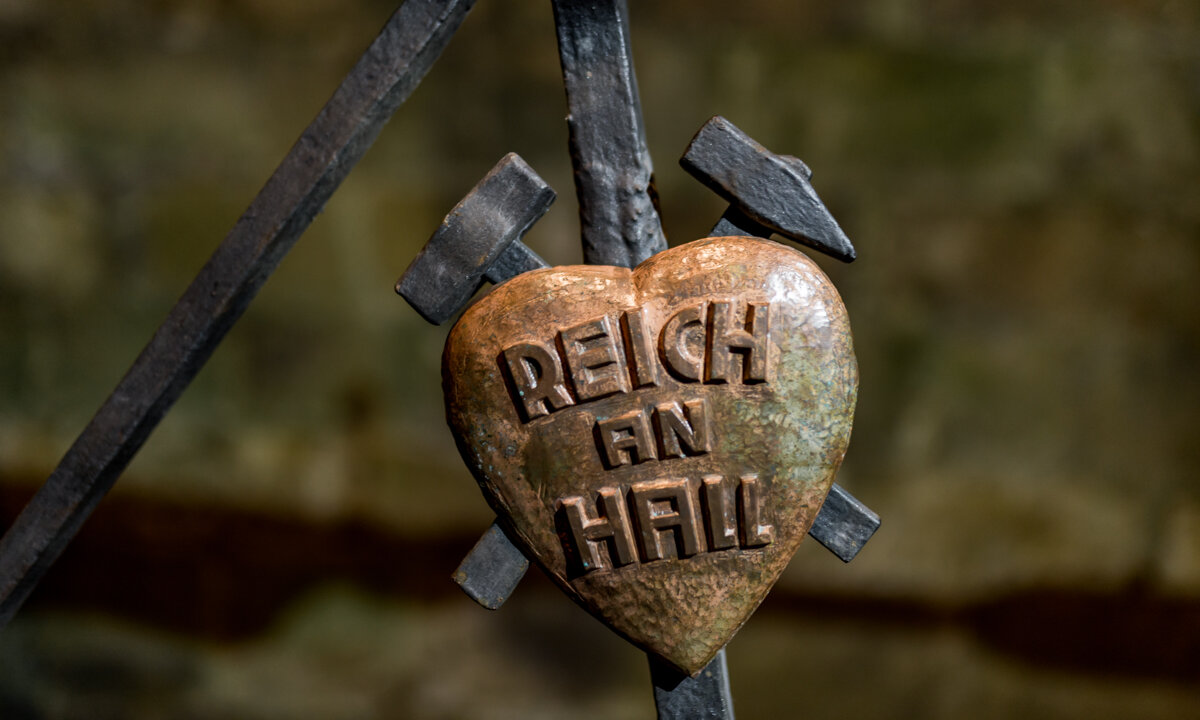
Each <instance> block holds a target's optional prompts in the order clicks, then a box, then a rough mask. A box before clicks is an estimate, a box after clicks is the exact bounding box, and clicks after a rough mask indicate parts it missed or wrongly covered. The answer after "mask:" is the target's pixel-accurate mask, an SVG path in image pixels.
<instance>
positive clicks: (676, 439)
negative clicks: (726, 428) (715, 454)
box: [654, 398, 712, 460]
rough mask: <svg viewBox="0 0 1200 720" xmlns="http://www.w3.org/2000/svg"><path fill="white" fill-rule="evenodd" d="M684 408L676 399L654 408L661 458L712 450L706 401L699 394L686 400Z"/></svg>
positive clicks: (678, 456) (700, 453) (697, 453)
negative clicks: (692, 398) (698, 396)
mask: <svg viewBox="0 0 1200 720" xmlns="http://www.w3.org/2000/svg"><path fill="white" fill-rule="evenodd" d="M683 407H684V408H687V410H686V417H685V414H684V409H683V408H680V407H679V403H678V402H676V401H672V402H667V403H660V404H659V405H656V406H655V408H654V427H655V430H657V431H658V439H659V443H660V447H661V448H662V458H663V459H664V460H665V459H667V458H680V457H683V456H684V455H702V454H704V453H707V452H712V433H711V432H710V431H709V424H708V404H707V403H706V402H705V401H704V399H703V398H696V399H694V400H687V401H685V402H684V403H683Z"/></svg>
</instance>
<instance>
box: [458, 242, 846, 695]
mask: <svg viewBox="0 0 1200 720" xmlns="http://www.w3.org/2000/svg"><path fill="white" fill-rule="evenodd" d="M443 384H444V386H445V394H446V414H447V419H448V421H449V423H450V427H451V429H452V430H453V432H454V435H455V438H456V440H457V443H458V447H459V450H460V452H461V453H462V455H463V458H464V459H465V460H466V462H467V465H468V466H469V467H470V468H471V471H472V473H473V474H474V475H475V477H476V479H477V480H478V481H479V484H480V486H481V487H482V489H483V493H484V496H485V497H486V498H487V500H488V502H489V503H490V504H491V506H492V507H493V509H495V511H496V513H497V514H498V515H499V516H500V518H501V519H502V520H503V521H504V522H505V523H506V525H507V528H508V530H509V534H510V536H511V537H512V538H513V540H514V541H515V542H517V544H518V545H520V546H522V549H523V550H525V552H526V554H527V555H529V557H530V558H531V559H533V560H534V561H536V562H537V563H538V564H539V565H540V566H541V567H542V569H543V570H545V572H546V573H547V574H548V575H549V576H550V577H551V578H552V579H553V580H554V581H555V582H556V583H557V584H558V585H559V586H560V587H562V589H563V590H564V591H565V592H566V593H567V594H568V595H569V596H570V597H571V598H572V599H573V600H575V601H576V602H577V603H579V604H580V605H582V606H583V607H584V608H585V609H587V610H588V611H589V612H591V613H592V614H593V615H595V616H596V617H598V618H600V619H601V620H602V621H603V622H605V623H606V624H607V625H609V627H611V628H612V629H613V630H615V631H616V632H618V633H620V634H621V635H623V636H624V637H626V638H627V639H629V640H630V641H631V642H633V643H634V644H636V645H638V646H640V647H642V648H643V649H645V650H647V651H650V652H653V653H656V654H657V655H659V656H660V657H662V658H663V659H665V660H667V661H668V662H670V663H672V664H673V665H675V666H676V667H678V668H680V669H681V670H684V671H685V672H687V673H689V674H694V673H696V672H698V671H699V670H700V669H702V668H703V667H704V666H705V665H706V664H707V663H708V661H709V660H710V659H711V658H712V657H713V656H714V655H715V654H716V652H717V651H718V650H719V649H720V648H721V647H723V646H724V645H725V643H726V642H728V641H729V639H730V638H731V637H732V636H733V634H734V633H735V632H736V631H737V629H738V628H739V627H741V625H742V623H744V622H745V621H746V619H747V618H748V617H749V616H750V614H751V613H753V612H754V610H755V608H757V607H758V605H759V603H760V602H761V601H762V599H763V598H764V597H765V596H766V594H767V592H768V591H769V590H770V588H771V586H772V585H773V584H774V583H775V581H776V580H777V579H778V578H779V575H780V574H781V573H782V572H783V570H784V568H785V567H786V565H787V563H788V561H789V560H790V558H791V557H792V555H793V553H794V552H795V550H796V547H797V546H798V545H799V543H800V541H801V540H802V539H803V538H804V536H805V534H806V533H807V532H808V529H809V526H810V525H811V524H812V521H813V519H814V518H815V517H816V514H817V512H818V511H819V510H820V507H821V503H822V502H824V499H825V495H826V493H828V491H829V488H830V485H831V484H832V483H833V480H834V475H835V474H836V472H837V469H838V467H839V466H840V465H841V462H842V457H843V456H844V455H845V452H846V447H847V445H848V443H849V440H850V428H851V424H852V422H853V415H854V403H855V396H856V393H857V388H858V368H857V364H856V362H855V358H854V350H853V345H852V341H851V335H850V325H849V321H848V319H847V316H846V309H845V307H844V306H843V304H842V301H841V298H840V297H839V296H838V293H837V291H836V290H835V289H834V287H833V284H832V283H831V282H830V281H829V279H828V278H827V277H826V276H825V275H824V273H822V272H821V270H820V269H819V268H818V267H817V266H816V265H815V264H814V263H813V262H812V261H811V260H809V259H808V258H807V257H806V256H805V255H804V254H802V253H800V252H798V251H796V250H793V249H791V248H789V247H785V246H783V245H780V244H777V243H774V242H770V241H767V240H761V239H757V238H748V237H726V238H709V239H706V240H699V241H696V242H693V243H689V244H687V245H684V246H681V247H677V248H674V249H671V250H667V251H665V252H662V253H660V254H658V255H656V256H654V257H653V258H651V259H649V260H647V261H646V262H644V263H642V264H641V265H640V266H638V267H637V268H635V269H634V270H632V271H631V270H628V269H625V268H616V267H606V266H567V267H557V268H548V269H543V270H535V271H533V272H529V273H525V274H523V275H520V276H517V277H515V278H513V279H512V280H509V281H508V282H505V283H503V284H501V285H499V286H498V287H496V288H494V289H493V290H492V292H491V293H490V294H488V295H486V296H485V297H483V298H482V299H481V300H480V301H479V302H478V303H476V304H475V305H473V306H471V307H470V308H469V309H468V310H467V311H466V312H465V313H464V314H463V316H462V318H461V319H460V320H459V321H458V323H457V324H456V325H455V326H454V328H453V329H452V330H451V332H450V337H449V339H448V341H447V344H446V350H445V354H444V356H443Z"/></svg>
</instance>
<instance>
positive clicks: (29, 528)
mask: <svg viewBox="0 0 1200 720" xmlns="http://www.w3.org/2000/svg"><path fill="white" fill-rule="evenodd" d="M472 5H474V0H408V2H406V3H404V5H403V6H401V7H400V9H399V10H397V11H396V13H395V14H394V15H393V16H392V18H391V19H390V20H389V21H388V22H387V24H386V25H385V26H384V28H383V30H382V31H381V32H380V34H379V36H378V37H377V38H376V39H375V40H374V42H372V44H371V45H370V47H369V48H368V49H367V51H366V52H365V53H364V54H363V56H362V58H361V59H360V60H359V61H358V63H357V64H356V65H355V66H354V68H353V69H352V70H351V71H350V74H349V75H347V76H346V79H345V80H344V81H343V82H342V84H341V85H340V86H339V87H338V89H337V90H336V91H335V92H334V94H333V96H332V97H331V98H330V100H329V102H328V103H326V105H325V107H323V108H322V109H321V111H320V113H319V114H318V115H317V117H316V119H315V120H313V122H312V124H311V125H309V126H308V128H307V129H306V130H305V131H304V133H303V134H302V135H301V136H300V139H299V140H297V141H296V144H295V145H294V146H293V147H292V149H291V151H289V153H288V154H287V156H286V157H284V159H283V161H282V162H281V163H280V165H279V167H278V168H277V169H276V170H275V172H274V174H272V175H271V178H270V179H269V180H268V181H267V183H266V185H265V186H263V189H262V190H261V191H260V192H259V194H258V196H257V197H256V198H255V199H254V201H253V202H252V203H251V204H250V207H249V208H247V210H246V212H245V213H243V214H242V216H241V218H240V219H239V220H238V222H237V224H236V225H234V227H233V230H231V231H230V233H229V235H228V236H227V237H226V238H225V240H224V242H222V243H221V245H220V246H219V247H218V248H217V250H216V251H215V252H214V253H213V255H212V257H211V258H210V259H209V261H208V263H207V264H206V265H205V266H204V268H203V269H202V270H201V271H200V274H199V275H197V276H196V279H195V280H193V281H192V284H191V285H190V286H189V287H188V289H187V290H186V291H185V292H184V294H183V297H181V298H180V300H179V302H178V303H177V304H176V305H175V307H174V308H172V310H171V312H170V314H169V315H168V316H167V319H166V320H165V321H164V322H163V324H162V325H161V326H160V327H159V329H158V330H157V331H156V332H155V334H154V336H153V337H152V338H151V340H150V342H149V344H147V345H146V347H145V349H143V350H142V353H141V354H140V355H139V356H138V358H137V360H136V361H135V362H134V364H133V366H132V367H131V368H130V369H129V371H128V373H126V375H125V377H124V378H122V380H121V381H120V383H119V384H118V385H117V387H116V389H115V390H114V391H113V393H112V395H110V396H109V397H108V399H107V400H106V401H105V402H104V404H103V405H102V406H101V407H100V409H99V411H97V413H96V415H95V417H93V418H92V420H91V422H89V423H88V425H87V427H86V428H85V429H84V431H83V433H82V434H81V435H80V436H79V438H78V439H77V440H76V441H75V443H74V444H73V445H72V446H71V448H70V449H69V450H68V451H67V453H66V455H64V456H63V459H62V460H61V461H60V463H59V465H58V467H57V468H55V470H54V472H53V473H52V474H51V476H50V478H49V479H48V480H47V481H46V483H45V484H44V485H43V486H42V488H41V489H40V490H39V491H38V493H37V495H35V496H34V498H33V500H31V501H30V503H29V505H28V506H26V508H25V509H24V510H23V511H22V512H21V514H20V516H19V517H18V518H17V520H16V521H15V522H14V523H13V525H12V526H11V527H10V528H9V529H8V531H7V532H6V533H5V535H4V537H3V539H2V540H0V626H2V625H3V624H7V622H8V621H9V620H10V619H11V618H12V616H13V615H14V614H15V613H16V611H17V610H18V609H19V608H20V606H21V603H22V602H24V601H25V598H26V597H28V595H29V593H30V592H31V591H32V590H33V588H34V586H35V585H36V584H37V582H38V580H39V579H40V578H41V576H42V574H43V573H44V572H45V571H46V569H47V568H49V567H50V565H51V564H52V563H53V562H54V560H55V559H56V558H57V557H58V555H59V553H61V552H62V550H63V548H64V547H66V545H67V543H69V542H70V540H71V538H72V537H74V535H75V533H76V531H78V529H79V527H80V525H82V524H83V522H84V520H85V519H86V518H87V516H88V515H89V514H90V513H91V511H92V510H93V509H94V508H95V506H96V504H97V503H99V502H100V500H101V498H103V497H104V495H105V493H107V492H108V490H109V488H111V487H112V485H113V483H114V482H116V479H117V477H118V476H119V475H120V474H121V472H122V471H123V470H124V469H125V467H126V466H127V465H128V464H129V461H130V460H131V459H132V458H133V455H134V454H135V453H136V452H137V451H138V449H139V448H140V447H141V446H142V443H143V442H145V440H146V438H147V437H148V436H149V434H150V432H151V431H152V430H153V429H154V427H155V426H156V425H157V424H158V422H159V420H161V419H162V417H163V415H164V414H165V413H166V412H167V410H168V409H169V408H170V407H171V405H172V404H173V403H174V402H175V400H176V399H177V398H178V397H179V395H180V394H181V393H182V392H183V390H184V388H186V387H187V385H188V383H189V382H191V380H192V378H193V377H195V375H196V373H197V372H198V371H199V370H200V368H201V367H202V366H203V365H204V363H205V361H207V360H208V358H209V356H210V355H211V354H212V352H213V350H214V349H215V348H216V346H217V345H218V344H219V343H220V342H221V340H222V338H224V337H225V334H226V332H228V330H229V328H230V327H231V326H232V325H233V324H234V323H235V322H236V321H237V319H238V318H239V317H240V316H241V314H242V312H243V311H244V310H245V308H246V306H247V305H248V304H249V303H250V301H251V300H252V299H253V298H254V295H255V293H256V292H257V291H258V289H259V288H260V287H261V286H262V284H263V283H264V282H265V281H266V279H267V277H268V276H270V274H271V273H272V271H274V269H275V267H276V266H277V265H278V264H279V261H280V260H281V259H282V258H283V256H284V254H285V253H287V251H288V250H289V249H290V248H291V246H292V245H293V244H294V243H295V241H296V240H297V239H298V238H299V237H300V235H301V234H302V233H303V232H304V230H305V229H306V228H307V227H308V225H309V223H311V222H312V219H313V218H314V217H315V216H316V214H317V213H318V212H320V210H321V208H322V207H323V206H324V205H325V203H326V201H328V200H329V198H330V196H331V195H332V194H333V192H334V190H336V189H337V187H338V185H339V184H340V183H341V181H342V180H343V179H344V178H345V177H346V175H347V174H348V173H349V172H350V170H351V169H352V168H353V167H354V165H355V164H356V163H357V162H358V160H359V159H360V158H361V157H362V156H363V154H364V153H365V152H366V151H367V148H369V147H370V145H371V143H372V142H373V141H374V140H375V138H376V136H377V135H378V134H379V131H380V130H381V129H382V128H383V125H384V123H386V122H387V120H388V118H389V117H391V115H392V113H393V112H394V111H395V110H396V108H398V107H399V106H400V104H401V103H403V102H404V101H405V99H407V98H408V96H409V94H410V93H411V92H412V91H413V89H414V88H416V86H417V84H418V83H419V82H420V81H421V79H422V78H423V77H424V76H425V73H426V72H428V70H429V68H430V67H431V66H432V65H433V62H434V61H435V60H436V59H437V57H438V55H439V54H440V53H441V51H442V49H444V48H445V46H446V45H447V43H448V42H449V41H450V38H451V37H452V36H453V35H454V31H455V30H457V28H458V26H459V24H460V23H461V22H462V20H463V18H464V17H465V16H466V14H467V12H468V11H469V10H470V9H471V7H472Z"/></svg>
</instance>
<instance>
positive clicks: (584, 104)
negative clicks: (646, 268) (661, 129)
mask: <svg viewBox="0 0 1200 720" xmlns="http://www.w3.org/2000/svg"><path fill="white" fill-rule="evenodd" d="M552 4H553V6H554V23H555V27H556V29H557V31H558V53H559V58H560V59H561V60H562V71H563V84H564V86H565V87H566V91H567V128H568V130H569V132H570V149H571V162H572V164H573V165H574V167H575V190H576V193H577V194H578V196H579V223H580V229H581V232H582V235H583V261H584V262H585V263H588V264H589V265H619V266H623V267H634V266H636V265H637V264H638V263H640V262H642V261H643V260H645V259H646V258H648V257H650V256H651V255H654V254H655V253H658V252H661V251H663V250H666V249H667V241H666V238H665V237H663V232H662V224H661V222H660V221H659V217H658V209H657V207H656V200H655V195H654V187H653V172H654V169H653V166H652V163H651V162H650V152H649V150H648V149H647V148H646V133H645V128H644V126H643V124H642V108H641V104H640V102H639V100H638V88H637V79H636V77H635V76H634V72H633V54H632V52H631V50H630V45H629V8H628V6H627V4H626V0H596V1H594V2H582V1H581V0H552Z"/></svg>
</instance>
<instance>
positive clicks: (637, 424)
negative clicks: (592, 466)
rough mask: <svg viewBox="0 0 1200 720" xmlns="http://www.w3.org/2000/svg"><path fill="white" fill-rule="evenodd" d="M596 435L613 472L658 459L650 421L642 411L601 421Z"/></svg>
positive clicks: (605, 459) (608, 466)
mask: <svg viewBox="0 0 1200 720" xmlns="http://www.w3.org/2000/svg"><path fill="white" fill-rule="evenodd" d="M596 433H597V435H599V437H598V438H597V439H598V441H599V444H600V452H601V456H602V457H603V458H604V464H605V467H607V468H608V469H610V470H611V469H612V468H615V467H619V466H621V465H632V464H636V463H644V462H646V461H647V460H656V459H658V456H657V454H656V453H655V447H654V436H653V435H651V434H650V433H651V431H650V419H649V418H647V417H646V413H644V412H642V411H641V410H634V411H632V412H627V413H625V414H624V415H618V416H616V417H613V418H608V419H605V420H599V421H597V422H596Z"/></svg>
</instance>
